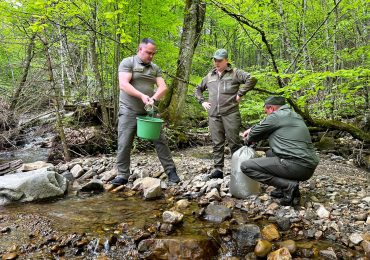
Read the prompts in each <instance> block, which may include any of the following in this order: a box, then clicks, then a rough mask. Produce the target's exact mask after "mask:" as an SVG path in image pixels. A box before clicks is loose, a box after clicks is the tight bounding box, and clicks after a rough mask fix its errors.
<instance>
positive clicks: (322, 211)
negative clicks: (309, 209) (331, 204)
mask: <svg viewBox="0 0 370 260" xmlns="http://www.w3.org/2000/svg"><path fill="white" fill-rule="evenodd" d="M316 214H317V216H319V218H321V219H322V218H329V216H330V212H329V211H328V210H327V209H326V208H325V207H324V206H320V207H319V209H318V210H317V211H316Z"/></svg>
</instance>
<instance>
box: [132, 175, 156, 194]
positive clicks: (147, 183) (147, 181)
mask: <svg viewBox="0 0 370 260" xmlns="http://www.w3.org/2000/svg"><path fill="white" fill-rule="evenodd" d="M132 189H134V190H142V191H143V196H144V198H145V199H154V198H157V197H160V196H162V188H161V180H160V179H157V178H151V177H146V178H144V179H137V180H135V182H134V186H133V188H132Z"/></svg>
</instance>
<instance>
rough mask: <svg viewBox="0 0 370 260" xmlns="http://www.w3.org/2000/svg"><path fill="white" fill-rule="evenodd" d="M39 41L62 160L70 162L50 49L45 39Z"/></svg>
mask: <svg viewBox="0 0 370 260" xmlns="http://www.w3.org/2000/svg"><path fill="white" fill-rule="evenodd" d="M41 41H42V43H43V45H44V51H45V58H46V64H47V67H48V73H49V81H50V85H51V88H52V89H53V90H54V95H55V97H54V106H55V114H56V117H57V131H58V132H59V136H60V140H61V142H62V145H63V154H64V160H65V161H67V162H68V161H70V160H71V156H70V153H69V149H68V144H67V140H66V136H65V133H64V127H63V123H62V118H63V116H62V115H61V113H60V111H61V104H60V100H61V97H60V89H58V88H57V87H56V83H55V79H54V72H53V66H52V63H51V55H50V49H49V44H48V41H47V39H46V38H43V39H41Z"/></svg>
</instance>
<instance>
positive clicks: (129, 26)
mask: <svg viewBox="0 0 370 260" xmlns="http://www.w3.org/2000/svg"><path fill="white" fill-rule="evenodd" d="M220 2H221V1H220ZM184 5H185V3H184V1H179V0H161V1H159V0H154V1H142V0H139V1H133V0H101V1H97V0H84V1H82V0H73V1H72V0H65V1H56V0H37V1H31V0H19V1H0V17H1V20H0V27H1V30H0V86H1V87H0V89H1V91H4V89H5V91H6V92H8V95H7V96H9V97H10V96H11V95H12V93H13V90H14V87H15V86H17V83H18V82H19V80H20V78H21V75H22V73H23V64H24V59H25V56H26V48H27V45H28V43H29V39H30V37H31V35H32V33H35V32H37V37H36V42H35V44H36V45H35V47H34V58H33V61H32V65H31V71H30V74H29V76H28V80H27V84H28V85H30V86H31V87H32V88H33V89H38V90H39V91H32V92H33V93H48V92H47V90H48V87H49V82H48V81H47V80H48V76H47V74H46V69H45V68H46V67H45V57H44V52H43V49H42V48H43V46H42V43H41V40H42V39H43V40H44V39H47V40H48V42H49V49H50V54H51V57H52V64H53V67H54V69H55V75H54V76H55V78H56V82H57V84H58V86H62V85H63V86H64V88H65V93H66V96H65V99H66V101H67V102H68V101H75V100H85V101H91V100H95V99H98V98H100V96H99V95H100V92H99V91H98V90H97V88H96V85H97V84H96V82H95V81H96V79H95V78H94V72H93V70H92V68H91V55H90V46H91V38H92V35H93V34H96V42H95V43H96V46H97V56H98V66H99V71H100V74H101V77H102V80H103V84H104V90H105V97H104V98H105V99H106V100H107V101H109V102H110V103H109V106H112V107H113V106H116V104H115V103H113V102H114V101H112V100H113V95H115V93H116V92H115V89H114V87H115V86H116V85H115V84H113V83H115V82H116V81H117V75H116V71H117V68H116V60H117V59H119V60H121V59H122V58H123V57H126V56H129V55H132V54H134V53H136V48H137V43H138V41H139V40H140V38H143V37H150V38H153V39H154V40H155V41H156V42H157V45H158V53H157V54H156V57H155V60H154V62H155V63H157V64H158V65H159V66H160V67H161V68H162V69H163V70H164V71H166V72H168V73H169V74H172V75H174V74H175V71H176V66H177V57H178V54H179V43H180V38H181V32H182V23H183V14H184ZM220 5H222V6H224V7H225V8H226V9H227V10H229V11H230V12H232V13H235V14H236V15H238V16H239V17H243V18H244V19H245V20H247V21H248V22H249V23H250V25H251V26H253V27H256V28H258V29H261V30H262V31H263V32H264V33H265V36H266V39H267V41H268V44H269V47H270V48H271V51H272V52H273V54H274V57H275V59H276V65H277V68H278V72H277V71H275V70H274V68H273V65H272V62H271V57H270V54H269V53H268V51H267V47H266V45H265V43H264V42H263V41H262V37H261V35H260V34H259V33H258V32H257V31H256V30H255V29H252V28H250V27H248V26H246V25H245V24H244V25H242V24H241V23H239V22H238V21H237V20H236V19H234V18H232V17H230V16H228V15H226V14H225V13H224V12H223V11H222V10H220V8H218V7H216V6H215V5H213V4H212V3H207V13H206V20H205V23H204V27H203V30H202V36H201V39H200V41H199V44H198V47H197V49H196V52H195V54H194V57H193V63H192V64H193V65H192V75H191V79H190V81H191V82H192V83H193V84H199V83H200V81H201V79H202V78H203V77H204V76H205V75H206V74H207V73H208V71H209V70H210V69H211V68H212V65H213V64H212V60H211V57H212V54H213V52H214V51H215V50H216V49H218V48H226V49H227V50H228V51H229V58H230V62H231V63H232V64H233V66H235V67H237V68H241V69H244V70H246V71H248V72H251V73H252V74H253V75H254V76H256V77H257V78H258V84H257V86H256V87H257V88H258V89H261V90H265V91H268V92H271V93H275V94H281V95H284V96H286V97H289V98H292V99H293V100H295V101H297V104H298V106H299V108H301V109H302V110H305V111H309V112H310V113H311V114H312V115H313V116H317V117H319V118H327V117H333V118H341V117H349V116H351V115H354V114H356V113H358V112H359V108H360V111H362V109H366V107H365V106H366V99H365V98H366V96H367V95H369V87H368V85H369V76H370V75H369V73H370V72H369V69H368V68H369V67H370V45H369V43H368V38H369V34H368V32H369V26H368V20H369V18H370V17H369V16H370V14H369V12H368V4H367V2H366V1H364V0H348V1H342V2H341V3H340V5H339V9H338V11H337V14H338V16H336V13H335V12H332V13H331V14H330V16H329V17H327V16H328V13H329V12H330V11H331V10H332V9H333V7H334V2H330V1H307V6H306V7H305V8H304V6H303V5H302V1H291V0H289V1H288V0H276V1H270V0H260V1H255V0H243V1H241V0H237V1H235V0H224V1H222V3H220ZM95 11H96V18H95V19H94V15H95V14H94V13H95ZM326 18H327V20H326V22H324V20H325V19H326ZM319 26H321V27H320V29H319V30H318V28H319ZM311 36H313V37H312V38H310V37H311ZM308 39H310V41H309V42H308V43H307V44H306V48H305V49H303V48H302V47H303V44H305V42H306V41H307V40H308ZM334 40H335V41H334ZM334 43H336V48H334ZM118 44H119V47H120V50H119V52H116V50H115V48H116V47H117V45H118ZM61 45H63V49H62V48H61ZM63 51H64V52H65V54H64V56H63V55H61V52H63ZM296 57H297V59H296V60H295V62H293V60H294V59H295V58H296ZM334 60H335V61H336V66H335V67H334ZM180 62H181V61H180ZM62 69H63V73H62ZM62 75H63V77H64V78H62ZM278 77H280V78H281V79H282V80H283V82H284V86H283V87H282V88H279V85H278V83H277V78H278ZM165 80H166V81H167V83H168V85H169V84H170V81H171V78H170V77H168V76H165ZM193 92H194V86H192V85H189V92H188V95H189V96H188V98H187V102H186V106H188V107H187V109H186V111H187V116H186V117H185V118H187V119H188V120H190V119H193V120H194V121H196V120H198V119H199V118H206V116H207V115H206V112H205V111H204V110H203V109H202V108H201V107H200V106H199V104H197V102H196V101H195V99H194V98H193V97H192V95H193ZM268 95H270V94H267V93H263V92H258V91H255V90H254V91H251V92H249V93H248V94H247V95H246V96H245V97H244V98H243V101H242V103H241V113H242V118H243V124H244V125H249V124H253V123H255V122H258V121H259V120H260V119H261V118H262V117H263V116H264V115H263V111H262V103H263V100H264V99H265V98H266V97H267V96H268Z"/></svg>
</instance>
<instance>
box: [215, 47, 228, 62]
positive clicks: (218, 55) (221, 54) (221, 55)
mask: <svg viewBox="0 0 370 260" xmlns="http://www.w3.org/2000/svg"><path fill="white" fill-rule="evenodd" d="M213 58H214V59H217V60H223V59H227V58H228V55H227V50H225V49H218V50H217V51H215V54H213Z"/></svg>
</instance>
